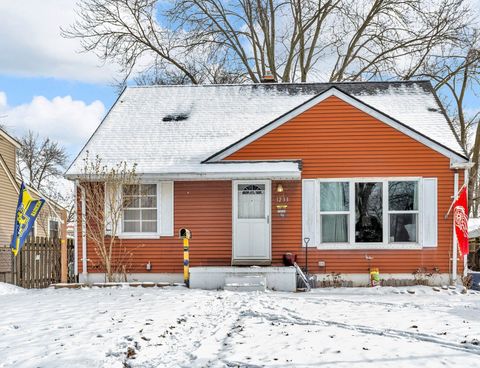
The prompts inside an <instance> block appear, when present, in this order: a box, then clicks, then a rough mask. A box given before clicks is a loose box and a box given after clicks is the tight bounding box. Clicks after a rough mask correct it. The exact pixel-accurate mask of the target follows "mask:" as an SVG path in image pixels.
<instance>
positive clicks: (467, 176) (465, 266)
mask: <svg viewBox="0 0 480 368" xmlns="http://www.w3.org/2000/svg"><path fill="white" fill-rule="evenodd" d="M469 179H470V174H469V170H468V168H466V169H465V170H464V171H463V186H467V210H468V181H469ZM469 248H470V246H469ZM468 251H470V249H468ZM468 251H467V253H466V254H464V255H463V277H464V278H465V277H467V271H468Z"/></svg>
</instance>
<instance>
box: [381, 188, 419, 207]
mask: <svg viewBox="0 0 480 368" xmlns="http://www.w3.org/2000/svg"><path fill="white" fill-rule="evenodd" d="M388 207H389V209H390V210H391V211H416V210H418V182H416V181H391V182H389V183H388Z"/></svg>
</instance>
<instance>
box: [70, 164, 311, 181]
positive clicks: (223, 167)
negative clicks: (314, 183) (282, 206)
mask: <svg viewBox="0 0 480 368" xmlns="http://www.w3.org/2000/svg"><path fill="white" fill-rule="evenodd" d="M138 175H139V177H140V179H141V180H237V179H240V180H242V179H276V180H300V179H301V176H302V172H301V168H300V161H251V162H222V163H205V164H200V166H199V170H198V171H195V172H173V171H171V172H163V173H138ZM87 176H88V177H89V180H101V179H102V178H101V177H100V176H99V177H92V176H90V175H85V174H68V175H66V178H67V179H70V180H75V179H85V178H86V177H87Z"/></svg>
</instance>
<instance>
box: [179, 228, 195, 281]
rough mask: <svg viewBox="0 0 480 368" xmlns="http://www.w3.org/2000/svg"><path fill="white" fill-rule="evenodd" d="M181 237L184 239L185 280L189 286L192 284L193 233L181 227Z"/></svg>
mask: <svg viewBox="0 0 480 368" xmlns="http://www.w3.org/2000/svg"><path fill="white" fill-rule="evenodd" d="M178 235H179V237H180V238H181V239H183V281H184V282H185V285H186V286H187V287H189V286H190V255H189V251H190V244H189V240H190V239H191V238H192V233H191V231H190V230H188V229H180V231H179V234H178Z"/></svg>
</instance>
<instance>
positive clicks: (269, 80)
mask: <svg viewBox="0 0 480 368" xmlns="http://www.w3.org/2000/svg"><path fill="white" fill-rule="evenodd" d="M260 82H262V83H277V80H276V79H275V77H274V76H273V74H272V72H271V71H270V70H269V69H268V70H267V72H266V73H265V75H264V76H263V77H262V79H260Z"/></svg>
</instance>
